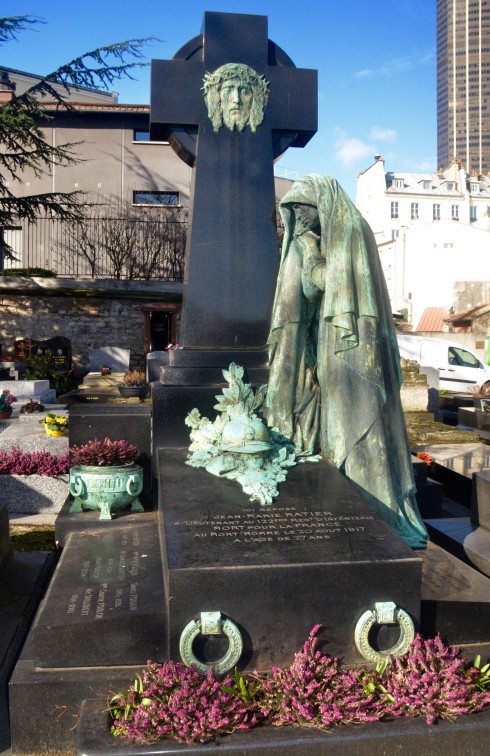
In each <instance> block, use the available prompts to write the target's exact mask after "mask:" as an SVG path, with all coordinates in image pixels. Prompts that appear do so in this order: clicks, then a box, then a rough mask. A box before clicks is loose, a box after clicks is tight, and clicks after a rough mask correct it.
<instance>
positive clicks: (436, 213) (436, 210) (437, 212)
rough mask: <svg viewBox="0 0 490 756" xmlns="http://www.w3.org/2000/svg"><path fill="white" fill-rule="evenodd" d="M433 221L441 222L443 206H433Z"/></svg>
mask: <svg viewBox="0 0 490 756" xmlns="http://www.w3.org/2000/svg"><path fill="white" fill-rule="evenodd" d="M432 220H435V221H438V220H441V206H440V205H432Z"/></svg>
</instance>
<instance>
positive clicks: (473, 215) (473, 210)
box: [470, 207, 476, 223]
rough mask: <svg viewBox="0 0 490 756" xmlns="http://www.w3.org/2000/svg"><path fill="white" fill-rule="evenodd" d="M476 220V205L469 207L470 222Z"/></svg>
mask: <svg viewBox="0 0 490 756" xmlns="http://www.w3.org/2000/svg"><path fill="white" fill-rule="evenodd" d="M475 221H476V207H470V222H471V223H474V222H475Z"/></svg>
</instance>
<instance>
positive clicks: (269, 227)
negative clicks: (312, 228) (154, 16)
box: [150, 12, 317, 350]
mask: <svg viewBox="0 0 490 756" xmlns="http://www.w3.org/2000/svg"><path fill="white" fill-rule="evenodd" d="M230 63H234V64H242V68H245V67H249V68H251V69H253V72H255V73H256V74H257V75H258V76H259V77H262V79H263V78H265V80H266V81H267V82H268V92H269V96H268V102H267V104H266V105H265V108H264V111H263V120H262V122H261V123H260V125H258V126H257V127H256V128H255V130H254V131H253V130H252V128H251V126H250V122H249V124H248V125H246V126H245V128H244V129H243V130H241V131H240V130H237V129H234V130H231V128H230V127H228V126H226V125H222V126H221V128H218V129H217V130H216V129H215V127H214V126H213V122H212V121H211V119H210V116H209V114H208V109H207V105H206V101H205V98H204V92H203V85H204V78H205V75H209V74H212V73H213V72H216V71H217V69H219V68H220V67H221V66H223V65H225V64H230ZM151 93H152V94H151V117H150V118H151V134H152V139H162V138H167V139H169V141H170V143H171V144H172V146H173V147H174V149H175V150H176V152H177V153H178V154H179V155H180V157H181V158H182V159H184V160H185V161H186V162H187V163H188V164H189V165H192V166H193V180H192V197H191V218H190V229H189V233H188V243H187V250H186V268H185V278H184V296H183V309H182V322H181V330H180V337H179V341H180V343H181V344H182V345H183V346H184V348H185V349H211V350H219V349H225V350H242V349H263V348H264V346H265V344H266V341H267V335H268V332H269V327H270V314H271V307H272V300H273V296H274V289H275V283H276V275H277V265H278V242H277V235H276V226H275V192H274V175H273V161H274V159H276V158H278V157H279V156H280V155H281V154H282V153H283V152H284V151H285V149H287V147H289V146H297V147H302V146H304V145H305V144H306V143H307V142H308V141H309V140H310V139H311V137H312V136H313V135H314V133H315V132H316V123H317V76H316V71H312V70H304V69H298V68H296V67H295V66H294V64H293V63H292V61H291V60H290V58H289V57H288V56H287V55H286V54H285V53H284V52H283V51H282V50H281V49H280V48H279V47H278V46H277V45H275V44H274V43H273V42H271V41H270V40H268V31H267V17H266V16H251V15H241V14H229V13H211V12H206V13H205V16H204V30H203V34H202V36H197V37H195V38H194V39H192V40H191V41H190V42H188V43H187V44H186V45H185V46H184V47H183V48H181V50H179V52H177V53H176V55H175V56H174V59H173V60H171V61H163V60H155V61H153V62H152V78H151ZM232 94H233V93H232ZM234 96H235V97H239V96H238V95H237V94H236V92H235V94H234ZM230 107H231V106H230Z"/></svg>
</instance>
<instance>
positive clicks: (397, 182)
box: [395, 178, 405, 189]
mask: <svg viewBox="0 0 490 756" xmlns="http://www.w3.org/2000/svg"><path fill="white" fill-rule="evenodd" d="M404 185H405V184H404V181H403V179H401V178H397V179H395V187H396V189H403V187H404Z"/></svg>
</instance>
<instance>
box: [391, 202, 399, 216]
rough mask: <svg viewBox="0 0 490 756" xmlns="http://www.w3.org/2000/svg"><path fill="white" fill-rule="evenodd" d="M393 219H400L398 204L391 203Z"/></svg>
mask: <svg viewBox="0 0 490 756" xmlns="http://www.w3.org/2000/svg"><path fill="white" fill-rule="evenodd" d="M391 217H392V218H398V202H392V203H391Z"/></svg>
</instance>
